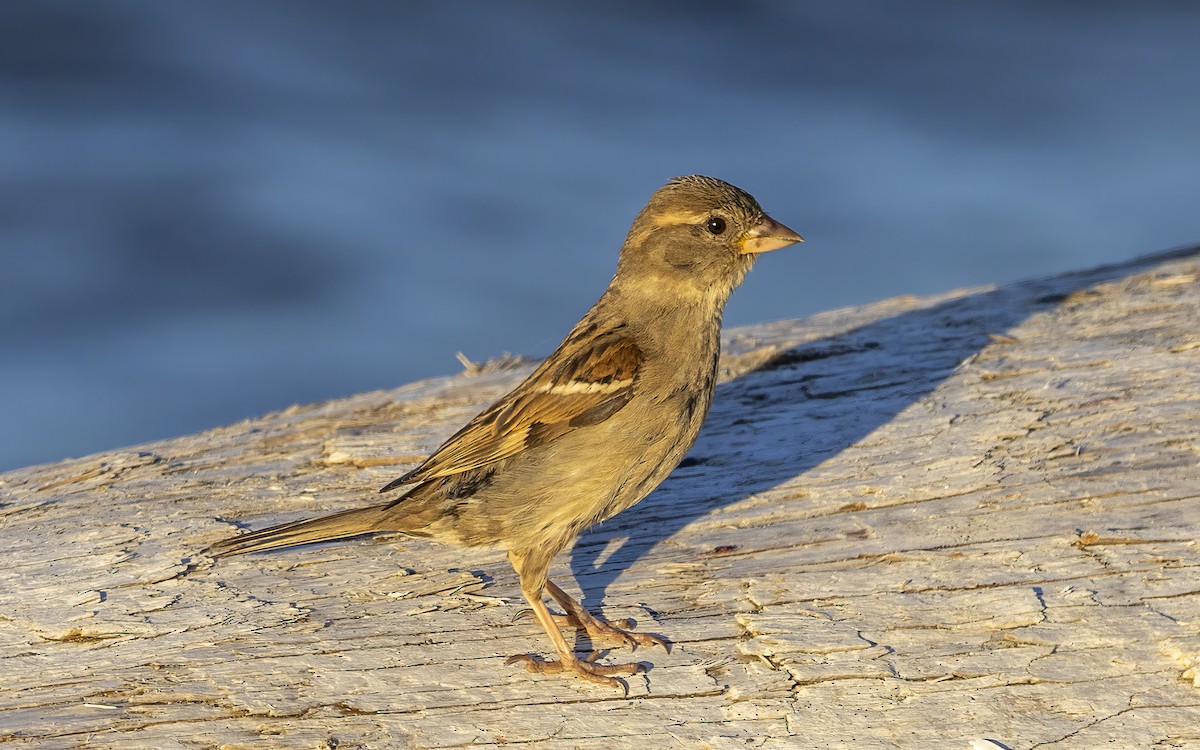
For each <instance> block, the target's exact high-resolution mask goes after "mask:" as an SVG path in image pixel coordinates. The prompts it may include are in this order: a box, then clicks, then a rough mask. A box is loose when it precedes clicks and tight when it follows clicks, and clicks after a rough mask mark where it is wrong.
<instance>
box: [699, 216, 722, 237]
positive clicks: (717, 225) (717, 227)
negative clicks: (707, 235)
mask: <svg viewBox="0 0 1200 750" xmlns="http://www.w3.org/2000/svg"><path fill="white" fill-rule="evenodd" d="M704 226H705V227H707V228H708V231H710V232H712V233H713V234H720V233H721V232H724V231H725V220H724V219H722V218H721V217H720V216H710V217H708V222H707V223H706V224H705V225H704Z"/></svg>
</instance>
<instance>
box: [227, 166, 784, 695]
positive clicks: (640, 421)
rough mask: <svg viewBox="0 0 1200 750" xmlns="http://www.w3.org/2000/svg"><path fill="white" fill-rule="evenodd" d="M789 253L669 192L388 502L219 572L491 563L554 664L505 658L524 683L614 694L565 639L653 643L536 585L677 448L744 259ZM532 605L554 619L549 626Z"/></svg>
mask: <svg viewBox="0 0 1200 750" xmlns="http://www.w3.org/2000/svg"><path fill="white" fill-rule="evenodd" d="M802 241H803V240H802V238H801V237H800V236H799V235H798V234H796V233H795V232H793V231H792V230H790V229H788V228H787V227H785V226H783V225H782V224H779V223H778V222H776V221H774V220H773V219H771V218H770V217H769V216H767V215H766V214H765V213H764V212H763V210H762V209H761V208H760V207H759V205H758V202H757V201H755V200H754V198H752V197H750V196H749V195H748V194H746V193H745V192H743V191H741V190H739V189H738V188H736V187H734V186H732V185H730V184H728V183H725V182H722V181H721V180H717V179H714V178H712V177H702V176H698V175H693V176H691V177H680V178H676V179H674V180H672V181H671V182H669V183H668V184H667V185H665V186H664V187H662V188H661V189H659V190H658V191H657V192H655V193H654V195H653V196H651V198H650V201H649V203H647V204H646V207H645V208H644V209H642V211H641V213H639V214H638V216H637V218H636V219H635V220H634V222H633V226H632V228H631V229H630V230H629V235H628V237H627V238H626V240H625V245H624V246H623V247H622V248H621V254H620V257H619V259H618V262H617V272H616V274H615V275H614V276H613V280H612V282H611V284H610V285H609V287H608V290H607V291H605V292H604V294H603V296H601V297H600V300H599V301H598V302H596V304H595V305H594V306H593V307H592V309H591V310H589V311H588V313H587V314H586V315H584V317H583V319H582V320H581V321H579V323H577V324H576V325H575V327H574V328H573V329H572V330H571V332H570V333H569V334H568V335H567V337H566V339H565V340H564V341H563V342H562V344H560V345H559V347H558V349H556V350H555V351H554V353H553V354H551V355H550V356H549V357H548V358H547V359H546V361H545V362H543V363H542V364H541V365H540V366H539V367H538V368H537V370H535V371H534V372H533V373H532V374H531V375H530V376H529V377H528V378H527V379H526V380H525V381H524V382H522V383H521V384H520V385H518V386H517V387H516V388H515V389H514V390H513V391H512V392H511V393H509V394H508V395H507V396H505V397H504V398H502V399H500V400H499V401H497V402H496V403H495V404H493V405H492V406H490V407H488V408H487V409H485V410H484V411H483V412H481V413H480V414H479V416H477V417H475V419H473V420H471V422H470V423H469V424H467V425H466V426H465V427H463V428H462V429H461V430H459V431H458V432H457V433H455V434H454V435H453V436H452V437H451V438H450V439H449V440H447V441H446V442H445V444H443V445H442V447H440V448H438V450H437V451H435V452H434V453H433V455H431V456H430V457H429V458H427V459H426V460H425V461H424V462H423V463H422V464H421V465H420V466H418V467H417V468H415V469H413V470H412V471H410V472H408V473H407V474H405V475H404V476H402V477H400V478H399V479H397V480H396V481H394V482H392V483H391V484H389V485H387V486H386V487H384V488H383V490H381V491H382V492H387V491H389V490H392V489H394V488H396V487H400V486H404V485H414V486H413V487H412V488H411V489H409V490H408V491H407V492H406V493H405V494H404V495H402V496H401V497H399V498H397V499H396V500H394V501H392V502H389V503H386V504H383V505H376V506H372V507H368V508H361V509H357V510H350V511H345V512H342V513H335V514H333V515H330V516H324V517H321V518H316V519H312V520H309V521H300V522H297V523H290V524H284V525H282V526H275V527H271V528H268V529H264V530H262V531H257V532H254V533H251V534H246V535H243V536H238V537H234V538H232V539H229V540H226V541H224V542H221V543H219V544H218V545H216V546H215V547H214V548H213V550H212V551H213V553H214V554H217V555H219V556H224V555H233V554H241V553H245V552H257V551H260V550H268V549H277V548H280V547H290V546H294V545H298V544H308V543H311V542H319V541H325V540H330V539H340V538H345V537H351V536H358V535H360V534H367V533H372V532H401V533H405V534H410V535H413V536H422V537H430V538H433V539H436V540H438V541H442V542H449V543H453V544H460V545H464V546H468V547H475V546H485V547H499V548H501V549H505V550H507V551H508V557H509V560H510V561H511V562H512V564H513V567H514V568H515V569H516V571H517V575H518V576H519V577H520V579H521V591H522V593H523V594H524V596H525V598H526V599H527V600H528V601H529V604H530V606H531V607H532V609H533V613H534V615H535V616H536V617H537V619H538V622H539V623H541V625H542V627H543V628H545V630H546V632H547V634H548V635H549V636H550V638H551V640H552V641H553V642H554V646H555V650H556V651H557V652H558V660H557V661H540V660H537V659H535V658H534V657H532V656H528V655H521V656H517V657H513V659H514V660H519V661H522V662H524V663H525V665H526V667H527V668H528V669H530V670H531V671H536V672H551V671H568V672H572V673H575V674H577V675H579V676H581V677H584V678H586V679H589V680H591V681H593V682H599V683H603V684H622V683H621V682H620V680H618V679H617V678H616V677H615V676H614V675H622V674H633V673H635V672H636V671H638V670H639V669H640V668H641V665H640V664H636V663H634V664H614V665H607V666H606V665H599V664H596V663H594V662H593V661H590V660H583V659H579V658H578V657H577V656H576V655H575V653H574V650H573V649H572V648H571V647H569V646H568V645H567V643H566V641H565V639H564V638H563V635H562V633H561V632H560V631H559V625H560V624H562V623H564V622H565V623H566V624H569V625H572V626H574V627H579V628H584V629H586V630H587V631H588V633H589V634H590V635H591V636H592V637H593V638H596V639H614V638H615V639H617V640H619V641H621V642H623V643H626V644H628V645H630V646H634V647H636V646H637V645H651V644H659V645H663V646H666V643H665V642H664V641H663V640H662V639H660V638H657V637H655V636H651V635H646V634H640V633H631V632H629V631H628V626H626V627H625V628H621V627H617V625H616V624H610V623H607V622H604V621H603V620H600V619H598V618H595V617H593V616H592V615H591V614H589V613H588V612H587V611H586V610H584V609H583V607H582V606H580V605H579V603H578V602H576V601H575V600H574V599H572V598H571V597H569V596H567V595H566V594H565V593H564V592H563V591H562V589H560V588H558V587H557V586H555V585H554V583H552V582H551V581H549V580H548V578H547V571H548V569H549V566H550V562H551V560H552V559H553V557H554V556H555V555H556V554H557V553H559V552H560V551H562V550H564V549H566V548H567V547H569V546H570V545H571V544H573V543H574V541H575V539H576V538H577V537H578V536H579V534H580V533H581V532H582V531H583V530H584V529H586V528H587V527H589V526H591V525H592V524H595V523H598V522H600V521H603V520H604V519H606V518H609V517H611V516H613V515H614V514H616V513H619V512H620V511H622V510H624V509H626V508H628V507H629V506H631V505H633V504H634V503H636V502H638V501H639V500H641V499H642V498H643V497H645V496H646V495H647V494H649V493H650V491H651V490H653V489H654V488H655V487H657V486H658V484H659V483H660V482H662V480H663V479H665V478H666V477H667V475H668V474H669V473H670V472H671V471H672V470H673V469H674V468H675V466H676V465H677V464H678V463H679V461H680V460H682V459H683V457H684V455H685V454H686V453H687V452H688V450H689V449H690V448H691V446H692V443H694V442H695V440H696V435H697V434H698V433H699V432H700V425H701V424H702V423H703V421H704V417H705V415H706V414H707V413H708V407H709V404H710V403H711V401H712V395H713V390H714V388H715V385H716V377H717V360H718V356H719V353H720V332H721V314H722V311H723V309H724V306H725V302H726V301H727V300H728V299H729V295H730V293H731V292H732V291H733V290H734V288H735V287H737V285H738V284H740V283H741V281H742V279H743V278H744V277H745V275H746V272H747V271H749V270H750V267H751V266H752V265H753V264H754V259H755V257H756V255H757V254H758V253H761V252H766V251H769V250H775V249H778V248H781V247H786V246H788V245H791V244H793V243H796V242H802ZM544 593H549V594H550V596H551V597H552V598H553V599H554V600H555V601H557V602H558V603H559V605H560V606H562V607H563V608H564V610H565V611H566V615H565V618H564V617H557V618H556V617H555V616H554V615H552V614H551V613H550V611H549V610H548V609H547V608H546V605H545V603H544V602H543V596H544Z"/></svg>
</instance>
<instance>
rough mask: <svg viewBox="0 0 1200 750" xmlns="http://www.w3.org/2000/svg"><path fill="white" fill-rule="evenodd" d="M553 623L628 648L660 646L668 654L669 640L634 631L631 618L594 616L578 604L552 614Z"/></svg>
mask: <svg viewBox="0 0 1200 750" xmlns="http://www.w3.org/2000/svg"><path fill="white" fill-rule="evenodd" d="M553 617H554V624H556V625H558V626H559V627H560V628H576V629H579V630H585V631H587V634H588V637H589V638H591V639H592V640H593V641H597V640H603V641H617V642H618V643H623V644H625V645H626V646H629V647H630V648H633V649H637V647H638V646H662V647H663V649H664V650H665V651H666V652H667V653H668V654H669V653H671V642H670V641H668V640H667V639H665V638H661V637H659V636H657V635H651V634H650V633H634V632H633V620H614V621H613V622H609V621H607V620H604V619H601V618H599V617H596V616H595V615H593V614H592V613H591V612H588V611H587V610H586V609H584V608H583V607H580V606H576V607H570V608H567V614H565V615H554V616H553Z"/></svg>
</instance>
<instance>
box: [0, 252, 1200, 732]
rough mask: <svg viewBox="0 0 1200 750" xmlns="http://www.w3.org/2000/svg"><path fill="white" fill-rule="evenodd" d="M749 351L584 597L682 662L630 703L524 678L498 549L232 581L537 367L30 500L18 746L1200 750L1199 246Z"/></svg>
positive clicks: (590, 689)
mask: <svg viewBox="0 0 1200 750" xmlns="http://www.w3.org/2000/svg"><path fill="white" fill-rule="evenodd" d="M729 340H730V346H729V350H730V351H731V352H732V353H731V355H730V356H728V357H727V359H726V363H727V368H728V377H727V379H726V382H725V383H724V384H723V385H722V386H721V387H720V391H719V393H718V395H717V401H716V405H715V407H714V410H713V413H712V415H711V416H710V417H709V421H708V424H707V426H706V428H705V431H704V434H703V435H702V437H701V440H700V442H699V444H698V445H697V446H696V448H695V450H694V451H693V453H692V458H691V459H690V460H689V461H688V462H687V463H688V465H686V466H685V467H682V468H681V469H679V470H678V471H677V472H676V474H675V475H674V476H673V477H672V478H671V479H670V480H668V482H667V483H666V484H665V485H664V486H663V487H662V488H661V489H660V490H659V491H658V492H656V493H655V494H654V495H652V496H651V498H649V499H648V500H647V501H645V502H643V503H642V504H641V505H639V506H637V507H636V508H634V509H632V510H631V511H629V512H627V513H625V514H624V515H622V516H620V517H618V518H617V519H614V521H612V522H610V523H608V524H607V525H605V526H603V527H601V528H599V529H594V530H592V531H591V532H590V533H588V534H587V535H586V536H585V537H584V539H583V540H582V542H581V544H580V545H579V547H578V548H577V549H576V550H575V551H574V553H573V554H571V555H570V556H569V557H566V556H564V559H561V560H560V561H559V565H558V566H557V569H556V571H555V574H556V576H557V577H558V579H559V580H560V581H562V582H563V583H564V584H565V585H566V588H567V589H568V590H574V591H576V592H579V591H580V590H581V591H582V594H583V596H584V599H585V603H587V604H589V605H591V606H593V607H601V606H602V607H603V610H604V612H605V613H606V614H608V615H609V616H610V617H620V616H631V617H633V618H635V619H636V620H637V621H638V622H639V624H640V626H641V627H642V628H643V629H647V630H650V631H652V632H660V633H662V634H664V635H666V636H668V637H670V638H672V639H673V640H674V641H675V644H676V646H675V649H674V651H673V652H672V653H671V654H670V655H669V656H668V655H665V654H663V653H662V652H661V651H653V652H645V651H642V652H639V653H638V656H639V657H640V658H642V659H645V660H646V661H648V662H650V663H652V664H653V669H651V671H650V672H649V674H648V675H646V676H644V677H638V678H636V679H633V680H631V692H630V695H629V696H628V697H626V696H623V695H621V694H620V693H618V692H614V691H611V690H607V689H604V688H601V687H598V686H595V685H591V684H586V683H583V682H581V681H573V680H566V679H562V678H559V677H554V676H531V675H528V674H526V673H525V672H523V671H521V670H519V669H518V668H516V667H510V666H505V664H504V659H505V657H507V656H508V655H510V654H513V653H520V652H525V651H529V650H537V651H541V652H543V653H545V652H546V651H547V650H548V648H549V646H548V643H547V641H546V639H545V636H544V635H543V634H541V633H540V632H539V630H538V627H537V625H536V624H535V623H534V622H533V621H531V620H529V619H522V620H518V621H517V622H515V623H514V622H513V621H512V618H513V613H514V611H515V610H516V609H517V608H518V607H519V606H520V597H519V594H518V591H517V588H516V585H515V584H516V580H515V575H514V574H513V573H512V571H511V570H510V569H509V567H508V566H507V563H506V562H505V561H504V559H503V557H502V556H501V555H500V554H499V553H480V552H468V551H463V550H458V549H454V548H449V547H443V546H439V545H436V544H433V543H426V542H420V541H410V540H403V539H399V538H392V539H385V540H378V541H376V542H374V543H371V542H351V543H346V544H340V545H324V546H318V547H310V548H307V549H300V550H288V551H283V552H277V553H271V554H266V555H255V556H249V557H240V558H233V559H228V560H223V561H221V562H220V563H219V564H215V565H214V564H213V561H212V560H211V559H209V558H207V557H205V556H204V555H203V554H202V550H203V549H204V548H205V547H206V546H207V545H208V544H210V543H212V542H215V541H217V540H218V539H221V538H223V537H225V536H227V535H229V534H231V533H233V532H234V531H235V530H236V527H237V525H239V524H246V525H250V526H254V527H258V526H262V525H265V524H268V523H272V522H277V521H282V520H287V519H292V518H299V517H302V516H308V515H311V514H315V513H318V512H322V511H329V510H334V509H341V508H348V507H352V506H356V505H359V504H362V503H364V502H373V501H375V499H376V498H377V495H375V494H374V490H375V489H376V488H377V487H379V486H380V485H382V484H384V483H385V482H386V481H387V480H389V479H391V478H393V477H394V476H396V475H397V474H398V473H399V472H400V471H402V470H403V468H404V467H407V466H409V465H411V464H412V463H413V462H415V461H416V460H418V459H419V458H420V457H421V456H423V455H424V454H425V453H426V452H427V451H429V450H430V449H431V448H433V447H435V446H436V445H437V444H438V443H439V442H440V440H441V439H442V438H444V437H445V436H446V435H448V434H449V433H450V432H451V431H452V430H454V429H455V428H456V427H457V426H458V425H460V424H461V423H462V422H463V421H465V420H466V419H467V418H468V417H469V416H471V414H473V413H474V412H475V410H476V409H477V408H479V407H480V406H482V405H484V404H485V402H487V401H489V400H491V399H493V398H495V397H496V396H498V395H500V394H501V393H502V392H503V391H504V390H505V389H506V388H507V387H509V386H510V385H512V384H513V383H514V382H515V381H516V380H517V379H518V378H519V377H520V375H521V374H522V373H523V372H525V371H526V368H525V367H518V368H516V369H510V370H505V371H500V372H490V373H487V372H485V373H482V374H476V375H473V376H470V377H467V376H459V377H455V378H446V379H441V380H435V381H429V382H424V383H418V384H415V385H412V386H408V387H404V388H400V389H397V390H395V391H390V392H383V393H369V394H364V395H361V396H357V397H354V398H350V399H345V400H341V401H335V402H331V403H326V404H320V405H316V406H306V407H296V408H293V409H290V410H288V411H286V412H282V413H279V414H272V415H268V416H266V417H264V418H262V419H258V420H254V421H249V422H245V423H242V424H237V425H234V426H231V427H228V428H225V429H219V430H214V431H211V432H207V433H203V434H200V435H193V436H188V437H183V438H179V439H176V440H169V441H164V442H160V443H155V444H153V445H148V446H144V447H142V448H140V449H132V450H123V451H115V452H112V453H109V454H105V455H102V456H93V457H89V458H84V459H79V460H73V461H66V462H63V463H59V464H54V465H47V466H37V467H32V468H29V469H25V470H21V471H15V472H10V473H8V474H4V475H2V476H0V528H2V529H3V537H2V538H3V552H0V562H2V565H0V674H2V675H3V680H2V681H0V739H3V740H7V741H9V742H13V743H15V744H20V743H22V742H23V741H30V742H33V743H34V744H36V745H38V746H42V747H78V746H85V745H86V746H89V747H93V746H94V747H121V748H130V747H153V748H175V747H188V748H192V747H211V746H222V745H223V746H226V747H255V748H260V747H288V748H316V747H333V746H337V747H340V748H349V747H372V748H375V747H379V748H382V747H392V748H395V747H400V748H403V747H462V746H467V745H472V746H479V747H493V746H499V745H505V744H509V745H514V744H521V745H522V746H525V745H531V746H533V747H538V748H573V747H641V748H656V747H685V748H690V747H713V748H746V747H764V748H805V747H849V746H855V747H864V748H865V747H871V748H874V747H897V748H923V749H925V748H957V749H965V748H969V747H971V742H972V741H973V740H976V741H977V740H981V739H983V738H989V739H991V740H993V741H994V742H996V743H1001V744H999V745H991V746H998V747H1009V748H1014V749H1016V748H1034V747H1039V748H1040V747H1054V748H1061V749H1063V750H1066V749H1067V748H1094V747H1100V746H1106V747H1107V746H1111V747H1121V748H1142V747H1172V748H1176V747H1189V748H1200V687H1198V685H1200V549H1198V547H1197V541H1196V535H1197V528H1198V527H1200V468H1198V464H1200V442H1198V436H1200V256H1198V255H1197V254H1196V252H1195V251H1187V252H1178V253H1174V254H1168V255H1160V256H1158V257H1154V258H1148V259H1144V260H1141V261H1136V262H1133V263H1130V264H1127V265H1125V266H1121V267H1113V268H1102V269H1097V270H1093V271H1089V272H1083V273H1078V274H1073V275H1069V276H1064V277H1060V278H1055V279H1049V280H1042V281H1036V282H1029V283H1024V284H1019V285H1016V286H1011V287H1005V288H1000V289H978V290H967V291H963V292H956V293H952V294H948V295H943V296H940V297H936V298H923V299H917V298H906V299H895V300H888V301H885V302H881V303H878V304H875V305H870V306H867V307H865V308H859V309H853V310H842V311H836V312H831V313H827V314H822V315H818V316H815V317H814V318H811V319H808V320H802V321H789V322H782V323H776V324H771V325H763V326H757V327H754V328H750V329H741V330H736V331H733V332H731V334H730V336H729ZM526 367H527V366H526ZM572 574H574V577H575V578H576V579H577V580H578V582H579V587H578V588H577V587H576V586H575V585H574V584H572V582H571V576H572ZM581 645H584V644H581ZM614 656H615V657H625V656H627V654H626V653H623V652H614V653H612V654H610V655H609V658H612V657H614ZM976 744H977V746H988V745H981V744H980V743H978V742H977V743H976Z"/></svg>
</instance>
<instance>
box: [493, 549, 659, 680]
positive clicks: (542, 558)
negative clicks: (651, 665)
mask: <svg viewBox="0 0 1200 750" xmlns="http://www.w3.org/2000/svg"><path fill="white" fill-rule="evenodd" d="M534 554H535V555H536V556H534V555H531V554H529V553H525V554H518V553H514V552H511V551H510V552H509V553H508V559H509V560H510V561H511V562H512V564H513V567H514V568H515V569H516V571H517V576H519V577H520V579H521V593H522V594H523V595H524V596H525V600H526V601H528V602H529V606H530V608H532V610H533V614H534V617H536V618H537V621H538V622H539V623H540V624H541V626H542V628H543V629H544V630H545V631H546V635H548V636H550V640H551V641H553V642H554V650H555V651H557V652H558V660H557V661H542V660H541V659H538V658H536V657H534V656H533V655H532V654H517V655H515V656H510V657H509V658H508V662H507V663H509V664H515V663H518V662H519V663H522V664H524V665H525V669H527V670H528V671H530V672H543V673H553V672H572V673H574V674H575V675H577V676H579V677H582V678H583V679H585V680H588V681H590V682H595V683H598V684H600V685H608V686H610V687H619V688H622V689H623V690H625V691H626V692H628V686H627V685H626V684H625V682H624V681H623V680H620V679H618V678H617V677H615V676H614V675H632V674H637V673H638V672H643V671H645V669H646V667H645V665H643V664H640V663H636V662H635V663H632V664H610V665H603V664H596V663H594V662H592V661H587V660H583V659H580V658H579V657H577V656H576V655H575V650H574V649H573V648H571V647H570V646H568V645H567V641H566V639H565V638H563V634H562V632H561V631H559V629H558V626H557V625H555V623H554V616H553V615H551V614H550V610H549V609H547V608H546V603H545V602H543V601H542V592H543V589H544V588H545V585H546V581H547V579H546V571H547V569H548V568H549V567H550V558H551V557H553V556H552V555H551V556H546V555H545V553H534ZM555 588H557V587H555Z"/></svg>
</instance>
